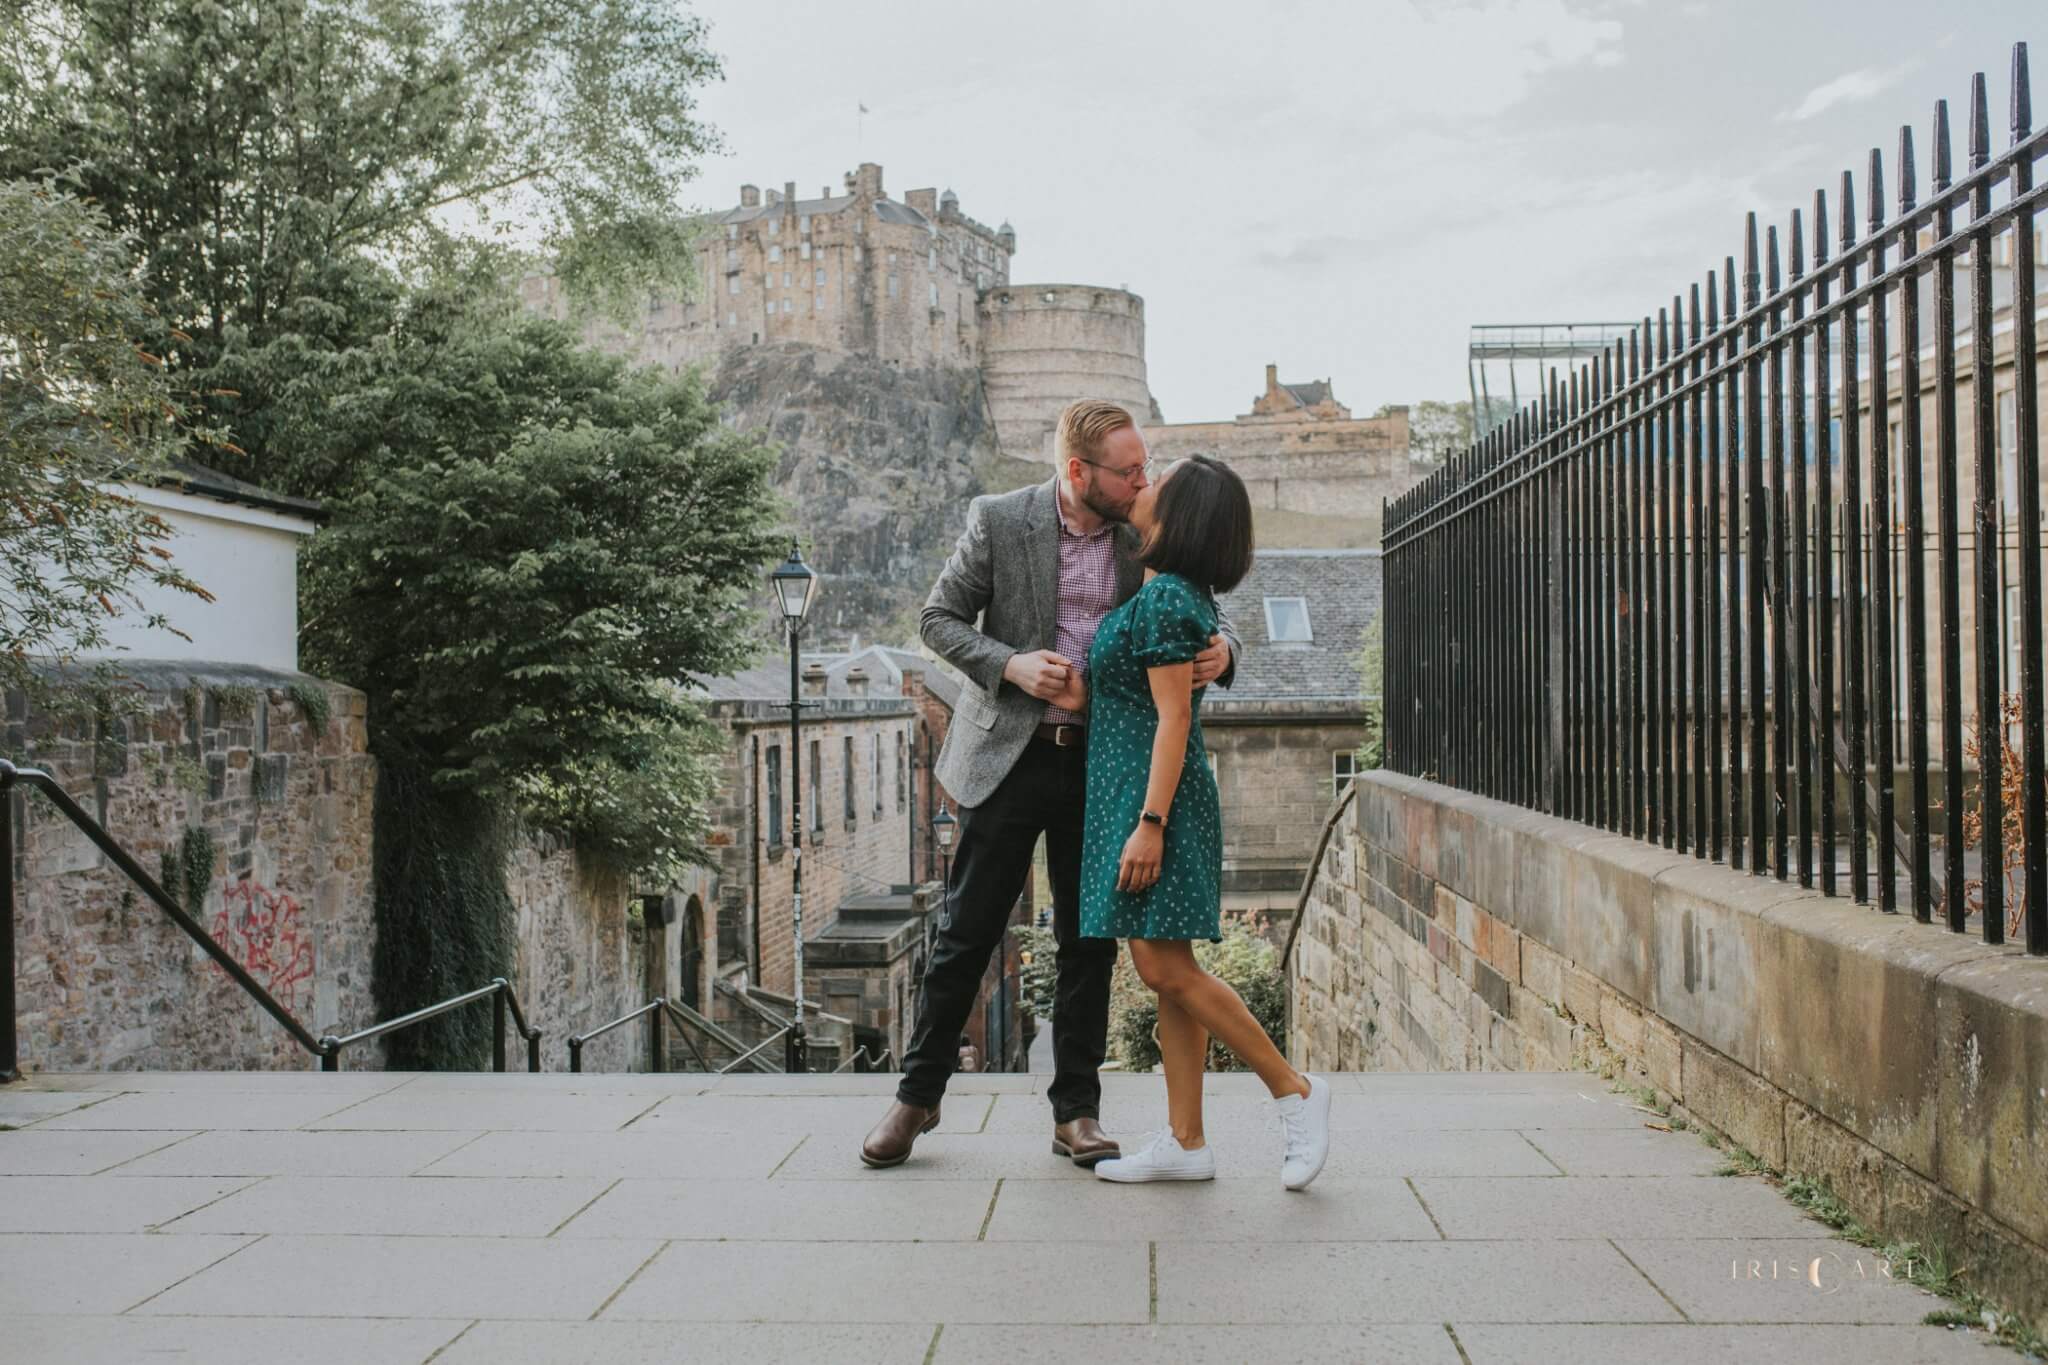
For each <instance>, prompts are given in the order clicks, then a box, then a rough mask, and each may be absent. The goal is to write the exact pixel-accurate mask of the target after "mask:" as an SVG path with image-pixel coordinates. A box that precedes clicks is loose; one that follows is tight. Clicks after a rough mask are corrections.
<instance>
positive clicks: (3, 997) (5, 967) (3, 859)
mask: <svg viewBox="0 0 2048 1365" xmlns="http://www.w3.org/2000/svg"><path fill="white" fill-rule="evenodd" d="M16 787H23V788H27V789H28V790H30V791H38V792H41V793H42V794H43V796H44V798H45V799H46V800H48V801H49V803H50V804H51V805H53V806H55V807H56V808H57V811H58V813H59V814H60V815H62V816H63V817H64V818H65V819H67V820H69V821H70V822H71V823H72V824H73V825H75V826H77V828H78V830H79V832H80V833H82V834H83V835H85V837H86V838H88V839H90V840H91V841H92V843H93V847H95V848H97V849H98V850H99V851H100V852H101V853H102V854H104V855H105V856H106V859H107V861H108V862H110V863H112V864H113V865H114V866H115V867H118V868H120V869H121V871H122V872H123V873H124V874H126V876H127V877H128V880H130V881H132V882H134V883H135V885H136V886H137V887H138V888H140V889H141V891H142V894H143V895H145V896H147V897H149V899H150V902H151V903H152V904H154V905H155V906H156V908H157V909H159V910H161V911H163V912H164V914H165V915H167V916H169V917H170V920H171V922H172V923H173V924H175V925H177V926H178V927H179V928H180V929H182V930H184V931H185V934H186V936H187V937H188V938H190V939H191V940H192V941H193V942H194V943H197V944H198V945H199V946H200V948H202V949H203V950H204V951H205V953H206V955H207V956H208V957H210V958H212V959H213V960H214V962H215V964H216V965H218V966H219V967H220V969H221V970H222V971H224V972H226V973H227V974H228V977H229V979H231V980H232V981H233V982H234V983H235V984H236V985H238V986H240V987H241V988H242V989H243V990H244V991H246V992H248V994H249V996H250V998H252V999H253V1000H255V1002H256V1003H257V1004H258V1005H260V1006H262V1007H263V1010H264V1012H265V1013H267V1014H269V1015H270V1017H271V1018H273V1019H275V1020H277V1022H278V1023H279V1024H281V1025H283V1026H284V1030H285V1032H287V1033H289V1034H290V1035H291V1036H292V1039H293V1041H294V1042H296V1043H298V1045H299V1046H300V1047H302V1048H304V1049H306V1051H308V1052H310V1053H312V1054H313V1055H314V1056H316V1057H324V1055H325V1045H324V1043H323V1042H322V1040H321V1039H318V1038H315V1037H314V1036H313V1034H312V1031H311V1030H310V1029H308V1028H307V1027H306V1026H305V1025H304V1024H301V1023H300V1022H299V1021H298V1020H297V1019H295V1018H293V1017H292V1013H291V1011H290V1010H287V1009H286V1008H285V1007H284V1006H283V1005H281V1004H279V1003H278V1001H277V997H275V996H273V995H272V994H271V993H270V992H269V991H267V990H265V989H263V986H262V983H260V982H259V981H257V980H256V978H255V977H253V976H251V975H249V971H248V969H247V968H246V967H244V966H243V965H242V964H241V963H239V962H237V961H235V955H234V954H233V953H230V952H229V951H228V950H227V949H225V948H223V947H221V945H220V943H219V942H218V941H217V940H216V939H215V938H214V937H213V935H212V934H209V933H207V932H206V929H205V926H203V925H201V924H200V923H199V921H198V920H196V919H194V918H192V916H191V915H190V914H189V913H187V911H186V910H185V908H184V907H183V906H181V905H179V904H178V902H177V901H176V900H174V899H173V898H172V897H171V894H170V892H168V891H166V890H164V888H163V886H162V884H161V883H159V882H158V881H157V879H156V878H155V877H152V876H150V875H149V873H148V872H147V871H146V870H144V868H143V866H142V864H140V863H138V862H136V861H135V859H134V857H133V856H131V855H130V854H129V852H128V850H126V849H124V848H122V847H121V845H120V844H118V843H116V842H115V841H114V837H113V836H112V835H110V834H108V833H107V831H106V830H105V829H104V828H102V827H101V825H100V822H99V821H97V820H95V819H93V818H92V817H91V816H90V815H88V814H86V812H85V810H84V809H83V808H82V807H80V806H79V804H78V803H77V802H76V801H74V800H72V799H71V794H70V793H69V792H67V791H65V790H64V786H63V784H62V783H60V782H58V781H57V779H56V778H54V777H52V776H50V775H49V774H48V773H46V772H43V771H41V770H40V769H37V768H17V767H16V766H15V765H14V764H12V763H10V762H8V761H7V760H6V759H4V758H0V1081H13V1080H16V1079H18V1078H19V1077H20V1075H21V1064H20V1063H21V1056H20V1036H19V1032H18V1029H17V1025H16V1009H17V1002H16V999H15V990H14V978H15V972H14V920H15V903H14V810H13V801H12V800H11V797H12V795H13V793H14V789H15V788H16Z"/></svg>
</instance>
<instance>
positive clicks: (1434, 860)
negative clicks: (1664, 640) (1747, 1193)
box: [1288, 772, 2048, 1320]
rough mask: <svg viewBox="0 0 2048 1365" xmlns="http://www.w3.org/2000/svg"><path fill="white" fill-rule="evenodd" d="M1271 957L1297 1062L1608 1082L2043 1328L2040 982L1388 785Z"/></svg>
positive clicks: (1352, 822) (1707, 872) (1358, 786)
mask: <svg viewBox="0 0 2048 1365" xmlns="http://www.w3.org/2000/svg"><path fill="white" fill-rule="evenodd" d="M1353 791H1354V796H1353V799H1352V800H1350V801H1349V802H1348V803H1346V804H1345V805H1343V806H1341V807H1340V808H1339V810H1338V812H1337V814H1336V816H1335V819H1334V823H1333V826H1332V828H1331V830H1330V836H1329V838H1328V840H1327V841H1326V843H1325V845H1324V847H1323V849H1322V852H1321V854H1320V857H1319V859H1318V862H1317V866H1316V868H1315V870H1314V872H1313V873H1312V876H1311V880H1310V883H1309V885H1308V887H1307V888H1306V890H1305V893H1304V900H1303V909H1302V913H1301V916H1300V922H1299V927H1298V932H1297V934H1296V937H1295V939H1294V940H1293V943H1292V947H1291V950H1290V953H1289V957H1288V981H1289V992H1290V997H1289V999H1290V1009H1291V1011H1292V1022H1291V1026H1290V1028H1289V1039H1290V1052H1291V1054H1292V1060H1293V1061H1294V1062H1295V1064H1296V1065H1299V1066H1305V1067H1318V1068H1341V1069H1346V1070H1350V1069H1361V1070H1432V1069H1449V1070H1477V1069H1506V1070H1514V1069H1539V1068H1542V1069H1553V1068H1571V1067H1576V1066H1584V1065H1591V1064H1601V1063H1609V1062H1611V1063H1614V1064H1616V1065H1618V1066H1619V1067H1620V1068H1622V1069H1623V1070H1624V1071H1625V1072H1626V1073H1627V1074H1628V1075H1629V1076H1630V1077H1631V1078H1633V1079H1635V1080H1637V1081H1639V1082H1645V1083H1647V1084H1649V1085H1652V1086H1654V1087H1655V1088H1656V1089H1657V1090H1659V1091H1661V1092H1663V1093H1665V1094H1667V1095H1669V1096H1670V1097H1671V1099H1672V1100H1673V1101H1674V1104H1675V1106H1676V1109H1675V1112H1678V1113H1681V1114H1683V1115H1684V1116H1686V1117H1687V1118H1688V1119H1689V1120H1691V1121H1693V1122H1695V1123H1698V1124H1701V1125H1703V1126H1705V1127H1708V1128H1711V1129H1714V1130H1717V1131H1719V1132H1720V1133H1723V1134H1725V1135H1726V1136H1727V1137H1729V1138H1730V1139H1732V1140H1733V1141H1735V1142H1737V1143H1739V1144H1741V1145H1742V1146H1743V1147H1746V1148H1747V1149H1749V1150H1750V1151H1751V1152H1754V1153H1755V1154H1756V1155H1757V1156H1758V1157H1760V1158H1762V1160H1763V1161H1764V1162H1765V1163H1767V1164H1768V1165H1770V1166H1771V1167H1773V1168H1776V1169H1779V1170H1782V1171H1784V1172H1786V1173H1787V1174H1804V1175H1811V1176H1817V1177H1821V1178H1824V1179H1825V1180H1826V1181H1827V1182H1828V1183H1829V1184H1830V1185H1831V1186H1832V1187H1833V1189H1834V1191H1835V1192H1836V1194H1837V1195H1839V1196H1840V1197H1841V1198H1842V1199H1843V1201H1844V1202H1845V1203H1847V1205H1848V1206H1849V1208H1850V1209H1851V1210H1852V1211H1853V1212H1854V1213H1855V1215H1856V1216H1857V1217H1858V1218H1859V1219H1860V1220H1862V1221H1863V1222H1864V1223H1865V1224H1867V1225H1868V1226H1870V1227H1872V1228H1873V1229H1876V1230H1878V1231H1880V1232H1881V1233H1882V1234H1883V1235H1884V1236H1886V1237H1887V1238H1892V1239H1910V1240H1915V1241H1919V1242H1921V1243H1923V1244H1925V1245H1928V1246H1936V1245H1939V1246H1943V1247H1946V1248H1947V1249H1948V1250H1949V1251H1950V1253H1951V1255H1952V1257H1953V1258H1954V1260H1955V1261H1956V1262H1958V1263H1960V1264H1963V1265H1966V1266H1967V1267H1968V1268H1969V1271H1968V1277H1967V1278H1968V1282H1969V1283H1970V1284H1971V1285H1972V1286H1973V1287H1975V1288H1977V1289H1979V1290H1981V1291H1982V1292H1984V1293H1986V1294H1988V1295H1991V1296H1992V1297H1994V1298H2002V1299H2004V1300H2005V1301H2007V1302H2009V1303H2011V1304H2012V1305H2013V1306H2015V1307H2016V1308H2018V1309H2019V1310H2020V1311H2022V1312H2023V1313H2027V1314H2030V1315H2032V1316H2033V1317H2035V1318H2036V1319H2037V1320H2038V1319H2040V1318H2042V1317H2044V1316H2048V1180H2044V1179H2043V1178H2042V1174H2041V1173H2042V1171H2043V1170H2044V1169H2048V962H2043V961H2041V960H2040V959H2038V958H2029V957H2027V956H2026V955H2025V954H2024V952H2022V951H2021V950H2020V949H2018V948H2015V947H2012V946H2010V945H2007V946H2000V947H1991V946H1987V945H1985V944H1983V943H1981V942H1979V941H1977V940H1975V939H1972V938H1967V937H1963V936H1959V935H1953V934H1950V933H1948V932H1946V931H1945V930H1942V929H1938V928H1935V927H1933V926H1929V925H1923V924H1919V923H1916V922H1915V921H1913V920H1911V919H1910V918H1906V917H1901V916H1886V915H1881V914H1879V913H1878V912H1877V911H1876V910H1875V909H1873V908H1872V907H1869V906H1859V905H1856V904H1854V903H1852V902H1849V901H1846V900H1842V899H1832V898H1828V897H1824V896H1822V895H1820V894H1819V893H1818V892H1815V891H1807V890H1803V889H1801V888H1799V887H1798V886H1796V885H1787V884H1785V883H1781V882H1777V881H1774V880H1768V879H1761V878H1757V877H1753V876H1750V875H1748V874H1746V873H1743V872H1739V871H1735V870H1731V869H1729V868H1727V867H1724V866H1720V865H1717V864H1712V863H1704V862H1701V861H1699V860H1697V859H1694V858H1692V857H1690V856H1688V855H1686V854H1683V853H1678V852H1674V851H1670V850H1666V849H1663V848H1660V847H1657V846H1655V845H1652V844H1647V843H1643V842H1640V841H1637V840H1633V839H1627V838H1623V837H1620V836H1617V835H1613V834H1609V833H1607V832H1606V831H1603V830H1598V829H1594V828H1591V827H1588V826H1585V825H1580V824H1576V823H1573V822H1570V821H1565V820H1560V819H1556V818H1553V817H1550V816H1547V815H1542V814H1538V813H1535V812H1531V811H1527V810H1524V809H1522V808H1520V807H1516V806H1512V805H1507V804H1504V803H1501V802H1497V801H1491V800H1487V799H1485V798H1482V797H1477V796H1473V795H1470V794H1468V793H1463V792H1458V791H1455V790H1453V789H1451V788H1447V787H1443V786H1439V785H1436V784H1434V783H1429V782H1424V781H1421V780H1419V779H1414V778H1408V777H1402V776H1399V775H1395V774H1389V773H1377V772H1376V773H1371V774H1367V775H1365V776H1363V777H1361V778H1359V779H1358V780H1357V782H1356V783H1355V784H1354V787H1353Z"/></svg>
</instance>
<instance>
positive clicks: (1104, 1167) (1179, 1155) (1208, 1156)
mask: <svg viewBox="0 0 2048 1365" xmlns="http://www.w3.org/2000/svg"><path fill="white" fill-rule="evenodd" d="M1095 1174H1096V1175H1097V1176H1098V1177H1100V1178H1101V1179H1103V1180H1114V1181H1116V1182H1117V1183H1118V1184H1121V1185H1137V1184H1142V1183H1143V1182H1145V1181H1148V1180H1214V1179H1215V1178H1216V1154H1215V1153H1214V1152H1212V1151H1210V1150H1209V1148H1208V1147H1207V1146H1206V1145H1204V1146H1201V1147H1197V1148H1196V1149H1195V1150H1194V1151H1192V1152H1191V1151H1189V1150H1188V1149H1187V1148H1185V1147H1183V1146H1181V1145H1180V1143H1179V1142H1178V1141H1176V1140H1175V1139H1174V1136H1173V1130H1172V1129H1165V1130H1162V1131H1161V1132H1160V1133H1159V1135H1158V1136H1157V1137H1155V1138H1153V1139H1152V1140H1151V1141H1150V1142H1148V1143H1146V1144H1145V1145H1144V1146H1143V1147H1141V1148H1139V1149H1138V1150H1137V1151H1135V1152H1132V1153H1130V1154H1128V1155H1125V1156H1120V1157H1113V1158H1111V1159H1110V1160H1108V1161H1098V1162H1096V1163H1095Z"/></svg>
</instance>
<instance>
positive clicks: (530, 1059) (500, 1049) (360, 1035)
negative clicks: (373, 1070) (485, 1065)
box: [320, 976, 541, 1071]
mask: <svg viewBox="0 0 2048 1365" xmlns="http://www.w3.org/2000/svg"><path fill="white" fill-rule="evenodd" d="M487 995H488V996H491V997H493V1000H492V1019H491V1025H492V1027H491V1069H492V1070H493V1071H503V1070H505V1024H506V1020H505V1014H506V1011H507V1010H508V1009H509V1010H510V1011H511V1013H512V1016H513V1018H514V1020H515V1021H516V1022H517V1024H518V1027H519V1036H520V1037H522V1038H524V1039H525V1040H526V1069H527V1070H528V1071H539V1070H540V1039H541V1032H540V1030H539V1029H537V1028H531V1027H529V1026H528V1025H527V1022H526V1011H525V1010H523V1009H521V1008H519V997H518V996H517V995H516V994H514V993H513V990H512V983H511V982H510V981H507V980H506V979H505V978H504V977H502V976H498V977H493V978H491V984H490V985H488V986H479V987H477V988H476V989H475V990H473V991H464V992H463V993H462V994H461V995H457V996H451V997H449V998H448V999H446V1000H443V1001H441V1002H440V1003H439V1004H437V1005H428V1006H427V1007H426V1008H424V1009H417V1010H414V1011H413V1012H412V1013H411V1014H402V1015H400V1016H399V1017H398V1018H396V1019H390V1020H386V1021H385V1022H384V1023H381V1024H372V1025H370V1027H368V1028H366V1029H359V1030H357V1031H356V1032H354V1033H351V1034H347V1035H345V1036H343V1037H339V1038H337V1037H336V1036H334V1035H333V1034H331V1033H330V1034H328V1035H326V1036H325V1037H323V1038H322V1039H321V1040H320V1069H321V1070H322V1071H339V1070H341V1050H342V1049H343V1048H345V1047H350V1046H352V1045H354V1044H356V1043H363V1042H368V1041H369V1040H370V1039H372V1038H381V1037H383V1036H384V1035H385V1034H387V1033H396V1032H398V1031H399V1030H400V1029H404V1028H411V1027H412V1026H413V1025H414V1024H421V1023H425V1022H426V1021H427V1020H429V1019H432V1018H434V1017H436V1016H437V1015H443V1014H446V1013H448V1012H449V1011H450V1010H455V1009H460V1008H461V1007H462V1006H464V1005H467V1004H470V1003H472V1002H474V1001H477V1000H481V999H483V998H484V997H485V996H487Z"/></svg>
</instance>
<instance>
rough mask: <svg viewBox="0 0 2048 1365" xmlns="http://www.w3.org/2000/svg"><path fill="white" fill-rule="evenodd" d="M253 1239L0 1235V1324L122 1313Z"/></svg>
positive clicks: (122, 1234) (97, 1235) (96, 1234)
mask: <svg viewBox="0 0 2048 1365" xmlns="http://www.w3.org/2000/svg"><path fill="white" fill-rule="evenodd" d="M255 1240H256V1239H255V1238H253V1237H159V1236H156V1235H154V1234H151V1233H77V1234H64V1235H57V1236H52V1235H50V1234H48V1233H8V1234H0V1319H5V1318H9V1317H14V1316H19V1315H25V1314H30V1313H95V1314H97V1313H121V1312H125V1311H127V1310H128V1309H131V1308H133V1307H135V1306H136V1305H137V1304H139V1303H141V1302H142V1301H143V1300H144V1299H147V1298H149V1297H150V1296H151V1295H153V1294H160V1293H162V1292H163V1291H164V1290H166V1289H169V1288H170V1287H171V1286H172V1285H175V1284H177V1283H179V1282H180V1281H182V1280H184V1279H186V1278H187V1277H188V1276H192V1275H196V1274H199V1273H200V1272H202V1271H204V1270H205V1269H206V1268H207V1267H208V1266H211V1265H213V1264H215V1263H216V1262H218V1261H221V1260H223V1259H227V1258H231V1257H232V1256H233V1255H234V1254H235V1253H236V1252H238V1251H240V1250H241V1249H242V1248H244V1247H246V1246H248V1245H249V1244H250V1243H252V1242H254V1241H255Z"/></svg>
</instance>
